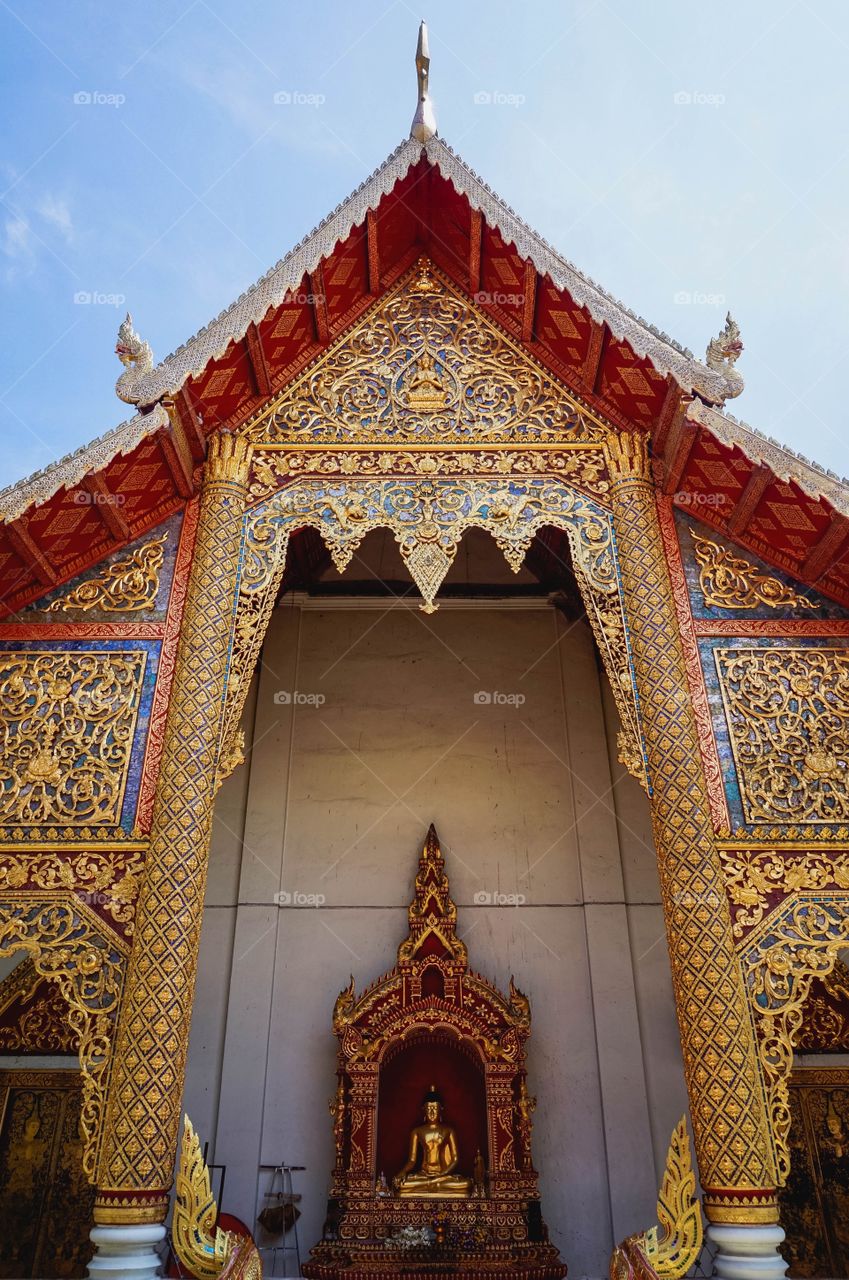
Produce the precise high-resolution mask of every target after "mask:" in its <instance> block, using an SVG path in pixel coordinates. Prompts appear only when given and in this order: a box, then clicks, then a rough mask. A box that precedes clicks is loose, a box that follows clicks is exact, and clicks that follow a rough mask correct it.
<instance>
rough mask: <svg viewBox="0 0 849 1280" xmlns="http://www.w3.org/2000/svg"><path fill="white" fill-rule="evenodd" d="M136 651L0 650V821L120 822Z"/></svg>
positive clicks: (139, 661)
mask: <svg viewBox="0 0 849 1280" xmlns="http://www.w3.org/2000/svg"><path fill="white" fill-rule="evenodd" d="M145 662H146V654H145V652H144V651H143V650H123V651H119V650H114V649H113V650H108V651H87V650H82V649H74V650H67V651H55V650H51V651H45V650H33V649H27V650H19V651H15V652H4V653H0V744H2V750H0V757H2V758H1V759H0V825H2V826H9V827H11V826H14V825H16V824H20V826H22V827H31V826H33V825H38V826H40V827H45V826H46V827H51V826H61V827H71V828H77V827H80V826H92V825H101V824H104V823H109V824H112V825H113V826H117V824H118V822H119V821H120V818H121V807H122V804H123V800H124V791H125V788H126V785H127V777H128V773H129V767H130V756H131V752H132V747H133V737H134V733H135V726H136V720H137V717H138V710H139V702H140V699H141V693H142V681H143V678H144V671H145Z"/></svg>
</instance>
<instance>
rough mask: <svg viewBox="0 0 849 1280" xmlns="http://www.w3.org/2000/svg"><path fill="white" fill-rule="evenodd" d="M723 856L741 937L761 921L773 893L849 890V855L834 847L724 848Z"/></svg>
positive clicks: (723, 864) (721, 856)
mask: <svg viewBox="0 0 849 1280" xmlns="http://www.w3.org/2000/svg"><path fill="white" fill-rule="evenodd" d="M720 859H721V861H722V870H723V874H724V876H725V883H726V887H727V889H728V896H729V898H730V899H731V903H732V905H733V907H734V908H735V911H734V935H735V937H738V938H741V937H742V936H743V935H744V934H745V933H746V932H747V931H748V930H749V929H751V928H753V927H754V926H755V925H757V924H760V922H761V920H763V919H764V916H765V915H766V913H767V912H768V911H769V909H770V898H771V897H772V896H773V895H778V894H781V895H787V894H790V893H799V892H803V891H804V892H822V891H823V890H829V889H831V890H834V889H835V888H838V889H847V890H849V858H847V856H846V854H845V853H840V852H835V851H833V850H828V849H823V850H819V849H817V850H808V851H806V852H804V853H797V852H796V851H794V850H784V849H782V850H778V849H723V850H722V851H721V853H720Z"/></svg>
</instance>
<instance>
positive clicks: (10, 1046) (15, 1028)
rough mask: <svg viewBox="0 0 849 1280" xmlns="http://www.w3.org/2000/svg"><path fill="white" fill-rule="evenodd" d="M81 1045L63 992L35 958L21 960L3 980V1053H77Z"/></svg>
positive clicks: (0, 1024)
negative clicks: (36, 964)
mask: <svg viewBox="0 0 849 1280" xmlns="http://www.w3.org/2000/svg"><path fill="white" fill-rule="evenodd" d="M10 1013H11V1014H15V1013H16V1014H17V1016H16V1017H14V1018H12V1017H10ZM78 1047H79V1043H78V1040H77V1036H76V1034H75V1033H74V1030H73V1028H72V1027H71V1025H70V1023H69V1022H68V1006H67V1005H66V1004H65V1001H64V1000H63V999H62V992H61V991H60V990H59V988H58V987H57V986H56V985H55V984H54V983H52V982H47V981H45V979H44V978H43V977H42V976H41V974H40V973H39V972H38V970H37V969H36V968H35V965H34V964H33V962H32V960H30V959H26V960H21V961H19V963H18V964H16V965H15V967H14V969H13V970H12V972H11V973H10V974H8V975H7V976H6V977H5V978H4V979H3V981H2V982H0V1053H76V1052H77V1049H78Z"/></svg>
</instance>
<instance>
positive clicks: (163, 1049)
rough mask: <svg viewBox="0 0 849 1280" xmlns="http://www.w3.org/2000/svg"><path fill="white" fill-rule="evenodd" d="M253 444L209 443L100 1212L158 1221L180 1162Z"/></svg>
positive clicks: (118, 1218) (101, 1218)
mask: <svg viewBox="0 0 849 1280" xmlns="http://www.w3.org/2000/svg"><path fill="white" fill-rule="evenodd" d="M248 465H249V450H248V446H247V443H246V442H245V441H244V440H240V439H239V438H238V437H233V436H230V435H227V434H225V433H221V434H219V435H217V436H213V437H212V439H211V441H210V446H209V455H208V458H207V463H206V471H205V477H204V484H203V491H202V496H201V507H200V519H199V523H198V531H197V541H196V544H195V554H194V559H193V562H192V569H191V576H190V580H189V590H188V595H187V599H186V607H185V612H184V615H183V625H182V630H181V635H180V646H179V650H178V656H177V670H176V676H175V681H174V691H173V694H172V697H171V705H170V707H169V711H168V720H167V724H166V729H165V741H164V745H163V752H162V765H161V769H160V775H159V783H158V786H157V793H156V801H155V805H154V812H153V823H152V828H151V836H150V848H149V853H148V856H147V859H146V861H145V867H144V873H143V877H142V884H141V889H140V892H139V901H138V907H137V909H136V921H135V930H136V934H135V943H134V946H133V951H132V957H131V961H130V968H129V973H128V979H127V993H126V997H125V999H124V1002H123V1005H122V1009H121V1018H120V1021H119V1024H118V1032H117V1039H116V1047H115V1071H114V1079H113V1085H112V1088H111V1090H110V1106H109V1116H108V1123H107V1126H106V1133H105V1136H104V1142H103V1147H102V1153H101V1156H100V1161H99V1167H98V1180H97V1185H98V1196H97V1200H96V1202H95V1218H96V1220H97V1221H98V1222H140V1221H148V1222H159V1221H161V1220H162V1218H163V1217H164V1214H165V1211H166V1208H167V1202H168V1188H169V1186H170V1184H171V1178H172V1173H173V1167H174V1156H175V1152H176V1148H177V1141H178V1130H179V1123H180V1100H181V1095H182V1088H181V1086H182V1081H183V1077H184V1072H185V1062H186V1048H187V1042H188V1032H189V1022H190V1016H191V1007H192V999H193V995H194V986H195V976H196V972H197V953H198V945H199V939H200V925H201V919H202V914H203V895H204V889H205V885H206V871H207V862H208V855H209V839H210V831H211V825H212V807H213V800H214V794H215V777H216V771H217V763H218V754H219V743H220V728H221V709H222V706H223V701H224V690H225V682H226V672H227V651H228V645H229V627H230V620H231V618H232V614H233V605H234V601H235V598H236V573H237V565H238V561H239V541H240V534H241V526H242V518H243V515H244V499H245V491H246V482H247V475H248Z"/></svg>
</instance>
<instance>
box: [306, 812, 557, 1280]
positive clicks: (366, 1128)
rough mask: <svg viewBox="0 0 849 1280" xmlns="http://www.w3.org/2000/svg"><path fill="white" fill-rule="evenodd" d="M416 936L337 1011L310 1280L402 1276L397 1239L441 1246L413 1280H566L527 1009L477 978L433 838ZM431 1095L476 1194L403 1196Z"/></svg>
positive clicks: (412, 927) (459, 1177)
mask: <svg viewBox="0 0 849 1280" xmlns="http://www.w3.org/2000/svg"><path fill="white" fill-rule="evenodd" d="M408 926H409V932H408V934H407V937H406V938H405V939H404V940H403V942H402V943H401V945H400V946H399V948H398V955H397V961H396V964H395V967H394V968H393V969H391V970H390V971H389V972H388V973H386V974H384V975H383V976H382V977H381V978H379V979H378V980H377V981H376V982H375V983H373V984H372V985H371V986H370V987H367V988H366V990H365V991H363V992H362V993H361V994H360V995H359V996H358V995H357V993H356V990H355V987H354V979H353V977H352V978H351V980H350V982H349V984H348V986H347V987H346V988H345V989H344V990H343V991H342V992H341V993H340V994H339V997H338V999H337V1000H336V1004H335V1007H334V1010H333V1030H334V1032H335V1033H336V1037H337V1039H338V1053H337V1073H336V1080H337V1084H336V1093H335V1097H334V1100H333V1102H332V1103H331V1107H330V1111H331V1116H332V1119H333V1137H334V1147H335V1162H334V1167H333V1176H332V1183H331V1194H330V1202H329V1206H328V1218H327V1224H326V1226H325V1235H324V1239H323V1240H322V1241H321V1242H320V1243H319V1244H317V1245H316V1246H315V1248H314V1249H313V1251H312V1254H311V1257H310V1260H309V1262H308V1263H306V1264H305V1266H304V1268H303V1272H304V1275H306V1276H309V1277H311V1280H335V1278H336V1277H337V1276H342V1275H344V1276H348V1277H357V1276H362V1277H370V1276H372V1275H373V1274H375V1273H386V1272H389V1273H392V1272H393V1271H395V1269H396V1268H397V1267H398V1261H399V1254H398V1252H397V1247H398V1246H397V1244H395V1243H394V1241H395V1240H396V1236H397V1233H398V1232H399V1231H403V1230H410V1229H412V1230H413V1231H418V1232H420V1233H422V1232H424V1233H425V1234H427V1233H432V1235H433V1239H431V1240H430V1242H429V1243H428V1244H423V1245H422V1248H421V1249H420V1250H419V1251H418V1252H412V1253H405V1254H404V1270H405V1272H411V1273H416V1272H418V1273H419V1274H420V1275H422V1276H430V1275H432V1274H434V1267H437V1268H438V1266H439V1264H440V1262H442V1263H443V1265H445V1264H446V1263H448V1262H449V1261H450V1263H451V1269H452V1270H455V1271H456V1270H459V1271H462V1272H463V1274H466V1275H470V1276H474V1275H478V1274H480V1275H484V1274H485V1275H487V1276H490V1277H492V1278H493V1280H507V1277H508V1276H514V1277H526V1278H527V1280H531V1278H533V1280H558V1278H559V1277H562V1276H564V1275H565V1273H566V1268H565V1266H564V1265H563V1264H562V1263H561V1261H560V1259H559V1257H558V1255H557V1251H556V1250H555V1249H554V1247H553V1246H552V1245H551V1244H549V1242H548V1231H547V1228H546V1227H545V1224H544V1222H543V1220H542V1211H541V1207H540V1201H539V1190H538V1186H537V1181H538V1179H537V1173H536V1170H535V1169H534V1167H533V1159H532V1155H531V1132H532V1127H533V1113H534V1109H535V1107H536V1099H535V1098H533V1097H531V1095H530V1094H529V1092H528V1086H527V1078H526V1070H525V1045H526V1042H527V1039H528V1037H529V1035H530V1030H531V1008H530V1002H529V1001H528V999H527V997H526V996H525V995H523V993H522V992H521V991H520V990H519V988H518V987H517V986H516V984H515V982H514V981H513V979H512V978H511V980H510V989H509V992H508V994H507V995H506V996H505V995H504V994H503V993H502V992H500V991H498V989H497V988H496V987H494V986H493V984H492V983H491V982H489V981H487V979H486V978H483V977H481V975H480V974H477V973H475V972H474V971H473V970H472V969H470V968H469V958H468V953H467V950H466V946H465V943H464V942H463V941H462V940H461V939H460V938H458V937H457V908H456V906H455V904H454V902H453V901H452V899H451V897H450V891H449V884H448V876H447V875H446V872H445V862H444V859H443V857H442V852H441V850H440V847H439V838H438V836H437V834H436V831H435V829H434V827H433V826H431V827H430V829H429V831H428V833H427V837H426V840H425V844H424V848H423V849H422V854H421V857H420V859H419V864H418V870H417V873H416V880H415V895H414V898H413V901H412V902H411V904H410V907H409V912H408ZM434 1091H435V1092H436V1093H438V1095H439V1099H440V1105H441V1107H442V1111H441V1112H440V1114H441V1115H442V1114H444V1119H445V1120H446V1122H447V1123H448V1125H450V1127H451V1129H452V1130H454V1134H455V1141H456V1152H457V1164H456V1167H455V1168H454V1169H452V1170H451V1171H450V1173H451V1175H452V1176H451V1182H452V1184H453V1183H454V1182H459V1183H461V1184H465V1185H464V1186H463V1189H462V1190H458V1189H456V1188H455V1187H454V1186H453V1185H452V1187H451V1188H450V1189H449V1188H442V1189H441V1190H437V1191H435V1192H431V1191H428V1190H427V1179H424V1178H421V1177H419V1178H418V1179H416V1181H415V1184H414V1186H413V1187H412V1189H410V1190H405V1189H404V1184H403V1173H404V1169H405V1167H406V1166H405V1163H404V1162H405V1159H406V1156H407V1153H408V1151H410V1133H411V1131H412V1130H413V1129H414V1128H415V1127H416V1126H417V1125H419V1124H420V1123H421V1110H422V1098H423V1096H424V1097H428V1098H431V1099H432V1098H433V1097H434ZM411 1174H412V1175H414V1174H415V1170H412V1171H411ZM399 1175H400V1176H401V1179H402V1180H401V1181H400V1182H399V1180H398V1179H399ZM440 1251H442V1252H440ZM393 1264H394V1266H393ZM396 1273H397V1272H396Z"/></svg>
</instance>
